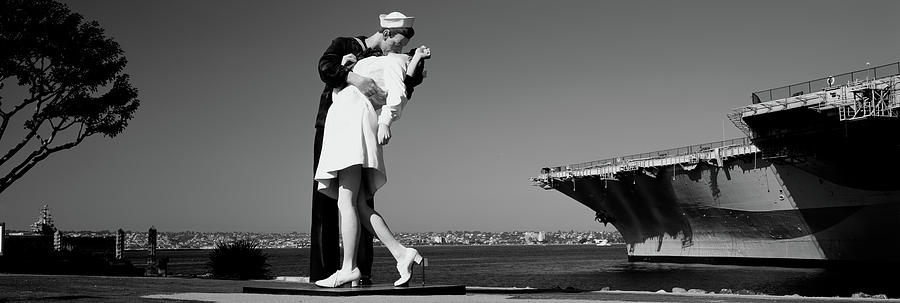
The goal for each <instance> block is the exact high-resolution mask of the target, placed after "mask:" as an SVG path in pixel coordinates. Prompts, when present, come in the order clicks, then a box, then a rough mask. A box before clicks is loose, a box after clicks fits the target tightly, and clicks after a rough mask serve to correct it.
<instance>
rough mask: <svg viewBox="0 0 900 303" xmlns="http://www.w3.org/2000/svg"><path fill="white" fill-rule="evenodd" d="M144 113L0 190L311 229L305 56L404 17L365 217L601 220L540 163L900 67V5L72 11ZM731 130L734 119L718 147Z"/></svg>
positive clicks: (105, 214)
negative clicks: (375, 187)
mask: <svg viewBox="0 0 900 303" xmlns="http://www.w3.org/2000/svg"><path fill="white" fill-rule="evenodd" d="M68 4H69V6H70V8H71V9H72V10H74V11H75V12H78V13H81V14H83V15H84V16H85V17H86V18H87V19H93V20H97V21H99V22H100V24H101V26H102V27H104V28H105V29H106V33H107V35H109V36H111V37H113V38H114V39H115V40H116V41H118V42H119V43H120V44H121V46H122V48H123V50H124V51H125V53H126V56H127V58H128V60H129V64H128V67H127V73H129V74H131V76H132V79H133V84H134V85H135V86H136V87H137V88H138V89H139V90H140V99H141V103H142V106H141V108H140V109H139V110H138V112H137V113H136V116H135V118H134V119H133V120H131V122H130V125H129V126H128V128H127V129H126V130H125V132H124V133H123V134H121V135H120V136H119V137H117V138H114V139H111V140H110V139H107V138H104V137H92V138H89V139H88V140H86V142H84V143H83V144H81V145H80V146H78V147H76V148H75V149H72V150H69V151H65V152H62V153H58V154H56V155H54V156H52V157H51V158H49V159H48V160H46V161H44V162H43V163H41V164H40V165H39V166H38V167H36V168H35V169H33V170H32V171H31V172H29V173H28V174H27V175H26V176H25V177H24V178H23V179H21V180H19V181H18V182H17V183H15V184H14V185H13V186H12V187H11V188H10V189H9V190H7V191H6V192H4V193H2V195H0V221H5V222H6V223H7V227H8V228H10V229H25V228H27V226H28V225H29V224H31V223H32V222H34V221H35V220H36V218H37V216H38V211H39V209H40V206H41V205H43V204H49V205H50V207H51V209H52V213H53V215H54V219H55V221H56V225H57V227H58V228H60V229H62V230H104V229H108V230H115V229H118V228H123V229H130V230H145V229H147V228H149V226H151V225H155V226H156V227H157V228H159V229H160V230H162V231H181V230H195V231H251V232H289V231H299V232H308V231H309V224H310V220H309V217H310V197H311V195H312V193H311V191H312V152H313V146H312V143H313V134H314V128H313V125H314V120H315V114H316V109H317V106H318V102H319V94H320V93H321V91H322V87H323V84H322V82H321V81H320V80H319V78H318V74H317V72H316V63H317V61H318V59H319V56H321V54H322V52H323V51H324V50H325V48H326V47H327V46H328V44H329V42H330V41H331V39H332V38H334V37H337V36H355V35H370V34H372V33H374V32H375V31H377V30H378V17H377V16H378V14H379V13H388V12H391V11H402V12H404V13H406V14H407V15H411V16H415V17H417V20H416V36H415V37H414V38H413V40H412V42H411V43H410V45H411V46H417V45H422V44H424V45H427V46H429V47H431V48H432V51H433V54H434V55H433V59H431V60H430V61H429V62H428V63H427V69H428V78H426V80H425V83H424V84H422V85H421V86H420V87H419V88H418V89H417V90H416V93H415V95H414V96H413V99H412V101H411V102H410V104H409V105H408V106H407V108H406V110H405V111H404V114H403V118H402V119H401V120H400V121H398V122H397V123H396V124H395V125H394V126H393V127H392V131H393V135H394V138H393V139H392V140H391V143H390V145H388V146H387V147H386V149H385V157H386V162H387V168H388V176H389V177H388V178H389V181H388V183H387V185H386V186H385V187H384V188H382V190H381V191H379V192H378V195H377V197H376V202H375V203H376V208H377V209H378V210H380V211H381V213H382V214H383V215H384V216H385V217H386V219H387V221H388V224H389V225H390V226H391V228H392V229H393V230H394V231H397V232H416V231H446V230H482V231H504V230H570V229H574V230H601V229H603V225H602V224H599V223H596V222H594V221H593V217H594V213H593V212H592V211H590V210H589V209H588V208H586V207H584V206H582V205H580V204H579V203H577V202H575V201H574V200H571V199H569V198H567V197H565V196H563V195H562V194H560V193H558V192H555V191H544V190H541V189H539V188H537V187H533V186H531V185H530V182H529V180H528V178H529V177H531V176H534V175H536V173H537V172H538V171H539V169H540V168H541V167H544V166H550V165H563V164H566V163H574V162H583V161H590V160H597V159H601V158H607V157H612V156H616V155H624V154H633V153H641V152H647V151H653V150H659V149H665V148H671V147H679V146H684V145H690V144H696V143H704V142H710V141H716V140H721V139H722V137H723V126H722V125H723V121H724V120H725V114H726V113H727V112H728V111H729V110H731V109H733V108H736V107H739V106H741V105H745V104H748V103H750V93H751V92H753V91H758V90H763V89H769V88H774V87H777V86H782V85H787V84H792V83H796V82H801V81H806V80H811V79H816V78H820V77H824V76H827V75H829V74H837V73H842V72H846V71H852V70H858V69H862V68H865V67H866V63H867V62H870V63H871V64H872V66H874V65H880V64H885V63H889V62H895V61H898V60H900V39H898V37H900V35H898V32H897V29H898V28H900V18H898V16H900V15H898V12H900V1H819V0H817V1H615V2H613V1H500V0H498V1H434V2H432V1H315V2H312V1H169V0H159V1H123V0H108V1H107V0H94V1H71V2H69V3H68ZM740 135H741V134H740V133H739V131H738V130H737V129H736V128H734V127H733V126H732V125H730V123H729V124H728V125H726V128H725V137H727V138H734V137H739V136H740Z"/></svg>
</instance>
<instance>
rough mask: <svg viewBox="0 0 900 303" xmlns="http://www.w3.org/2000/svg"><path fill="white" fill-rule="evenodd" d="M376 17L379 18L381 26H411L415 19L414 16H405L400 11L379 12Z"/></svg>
mask: <svg viewBox="0 0 900 303" xmlns="http://www.w3.org/2000/svg"><path fill="white" fill-rule="evenodd" d="M378 19H381V27H382V28H402V27H413V21H416V17H407V16H406V15H404V14H403V13H401V12H393V13H390V14H387V15H385V14H381V15H378Z"/></svg>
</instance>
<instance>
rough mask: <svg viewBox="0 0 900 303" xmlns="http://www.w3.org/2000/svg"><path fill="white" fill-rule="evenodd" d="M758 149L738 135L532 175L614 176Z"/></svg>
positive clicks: (545, 177) (537, 181)
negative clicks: (728, 138) (733, 137)
mask: <svg viewBox="0 0 900 303" xmlns="http://www.w3.org/2000/svg"><path fill="white" fill-rule="evenodd" d="M756 151H758V150H757V149H756V148H755V146H753V143H752V142H751V141H750V138H746V137H745V138H736V139H731V140H724V141H715V142H710V143H703V144H695V145H688V146H684V147H679V148H670V149H664V150H659V151H654V152H648V153H641V154H634V155H629V156H622V157H616V158H608V159H603V160H596V161H589V162H582V163H576V164H569V165H563V166H555V167H545V168H542V169H541V173H540V175H539V177H537V178H532V182H533V183H535V185H540V184H546V182H547V181H548V180H549V179H558V180H568V179H572V178H577V177H584V176H610V177H611V176H614V175H615V174H616V173H618V172H621V171H633V170H637V169H640V168H642V167H657V166H667V165H674V164H679V163H691V162H697V161H699V160H700V159H710V158H716V157H722V156H726V157H730V156H735V155H738V154H747V153H752V152H756Z"/></svg>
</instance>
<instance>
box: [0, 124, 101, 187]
mask: <svg viewBox="0 0 900 303" xmlns="http://www.w3.org/2000/svg"><path fill="white" fill-rule="evenodd" d="M87 137H88V135H87V134H86V135H85V136H80V137H78V139H77V140H75V141H72V142H69V143H66V144H62V145H59V146H55V147H50V148H48V147H47V146H41V147H40V148H38V149H37V150H35V151H34V152H32V153H31V154H30V155H28V158H26V159H25V160H23V161H22V163H20V164H19V165H17V166H16V167H15V168H13V169H12V170H11V171H10V172H9V173H8V174H6V176H4V177H3V178H0V192H3V191H4V190H6V188H7V187H9V186H10V185H12V183H13V181H15V180H16V179H19V178H21V177H22V176H24V175H25V173H27V172H28V171H29V170H31V168H33V167H34V166H35V165H37V163H38V162H41V161H42V160H44V159H46V158H47V157H48V156H50V155H51V154H54V153H56V152H59V151H63V150H67V149H70V148H73V147H75V146H78V144H81V142H83V141H84V138H87Z"/></svg>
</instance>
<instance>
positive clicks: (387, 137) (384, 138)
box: [378, 124, 391, 145]
mask: <svg viewBox="0 0 900 303" xmlns="http://www.w3.org/2000/svg"><path fill="white" fill-rule="evenodd" d="M389 141H391V127H390V126H388V125H387V124H378V144H381V145H387V144H388V142H389Z"/></svg>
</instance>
